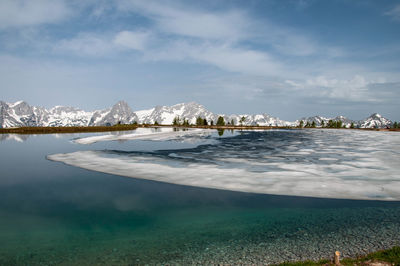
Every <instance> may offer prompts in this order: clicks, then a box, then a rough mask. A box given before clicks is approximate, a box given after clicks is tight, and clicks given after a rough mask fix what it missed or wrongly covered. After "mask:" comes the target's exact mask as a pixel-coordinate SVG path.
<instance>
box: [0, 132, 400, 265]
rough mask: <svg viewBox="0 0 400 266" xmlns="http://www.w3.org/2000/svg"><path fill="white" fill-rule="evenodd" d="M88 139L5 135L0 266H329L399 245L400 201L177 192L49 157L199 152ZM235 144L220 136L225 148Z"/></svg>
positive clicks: (190, 147)
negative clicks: (307, 262)
mask: <svg viewBox="0 0 400 266" xmlns="http://www.w3.org/2000/svg"><path fill="white" fill-rule="evenodd" d="M227 133H228V134H227ZM88 135H89V134H77V135H40V136H31V137H29V138H27V139H25V140H24V141H22V142H18V141H16V140H15V138H14V136H5V135H4V136H2V137H3V141H1V142H0V169H1V177H0V217H1V219H0V265H27V264H29V265H71V264H75V265H93V264H105V265H132V264H133V265H134V264H166V263H169V264H177V263H179V264H188V263H201V264H215V263H231V264H232V263H244V264H251V263H253V264H254V263H274V262H282V261H287V260H298V259H306V258H307V259H308V258H312V259H318V258H323V257H330V256H331V255H332V254H333V252H334V251H335V250H340V251H341V252H342V253H343V254H344V255H345V256H355V255H358V254H365V253H366V252H370V251H374V250H378V249H382V248H388V247H391V246H393V245H400V202H398V201H371V200H368V201H363V200H345V199H342V200H338V199H323V198H312V197H296V196H277V195H266V194H264V195H263V194H253V193H243V192H233V191H225V190H217V189H209V188H200V187H191V186H183V185H174V184H168V183H163V182H157V181H150V180H143V179H136V178H129V177H122V176H116V175H110V174H105V173H100V172H95V171H89V170H85V169H81V168H77V167H73V166H69V165H65V164H62V163H59V162H53V161H49V160H47V159H46V156H48V155H50V154H58V153H70V152H75V151H86V150H96V151H102V152H104V151H108V152H109V151H114V152H115V151H118V152H122V151H129V152H134V151H137V152H139V151H140V152H141V153H146V154H148V153H157V154H158V152H155V151H158V150H176V151H175V152H177V153H178V154H179V152H183V151H190V153H191V154H193V151H195V149H198V148H197V145H198V144H196V143H185V142H172V141H159V142H152V141H140V140H131V141H124V142H105V143H96V144H93V145H89V146H88V145H78V144H74V143H72V142H71V140H72V139H74V138H78V137H84V136H88ZM235 136H237V135H236V134H231V133H229V132H226V133H225V134H224V137H225V138H226V140H227V141H228V142H229V141H232V140H231V139H230V138H235ZM259 137H260V136H259V135H257V138H259ZM280 137H281V138H285V136H284V135H280ZM233 140H234V139H233ZM222 143H225V144H226V143H227V142H222ZM207 145H209V147H210V148H212V149H214V148H215V145H220V144H218V143H213V142H210V143H208V144H207ZM199 149H204V147H203V148H202V147H200V148H199ZM202 151H203V150H202ZM161 153H162V152H160V154H161ZM203 154H204V153H203ZM158 155H159V154H158ZM159 156H160V155H159Z"/></svg>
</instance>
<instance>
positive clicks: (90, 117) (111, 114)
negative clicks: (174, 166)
mask: <svg viewBox="0 0 400 266" xmlns="http://www.w3.org/2000/svg"><path fill="white" fill-rule="evenodd" d="M219 116H222V117H223V118H224V119H225V121H226V122H231V121H233V122H234V124H235V125H239V124H243V125H260V126H297V125H298V124H299V122H300V121H301V120H302V121H303V122H304V124H306V123H307V122H309V123H310V124H311V123H312V122H315V124H316V126H321V125H322V123H324V124H325V125H326V124H327V123H328V121H329V120H335V121H339V120H340V121H342V123H343V125H345V126H346V127H350V125H351V123H353V124H354V126H355V127H359V128H385V127H388V126H391V125H392V121H390V120H389V119H386V118H384V117H382V116H381V115H379V114H372V115H371V116H369V117H367V118H365V119H363V120H360V121H354V120H350V119H348V118H346V117H344V116H337V117H335V118H326V117H322V116H313V117H304V118H301V119H299V120H296V121H294V122H290V121H284V120H281V119H279V118H277V117H273V116H270V115H268V114H256V115H249V114H241V115H235V114H232V115H224V114H215V113H212V112H211V111H209V110H207V109H206V108H205V107H204V106H203V105H201V104H198V103H195V102H189V103H179V104H176V105H172V106H156V107H154V108H151V109H148V110H139V111H133V110H132V109H131V107H130V106H129V105H128V104H127V103H126V102H124V101H119V102H117V103H116V104H115V105H114V106H112V107H111V108H107V109H103V110H96V111H91V112H88V111H84V110H81V109H79V108H75V107H65V106H55V107H53V108H51V109H46V108H43V107H36V106H31V105H29V104H28V103H26V102H24V101H18V102H15V103H7V102H4V101H0V128H10V127H23V126H33V127H34V126H44V127H48V126H50V127H56V126H101V125H115V124H118V123H121V124H132V123H134V122H137V123H139V124H154V123H155V122H157V123H158V124H161V125H170V124H172V123H173V120H174V118H176V117H179V118H180V119H181V120H183V119H185V120H188V121H189V123H190V124H195V123H196V119H197V118H198V117H201V118H203V119H204V118H205V119H206V120H207V121H208V122H211V121H213V122H214V124H216V121H217V119H218V117H219Z"/></svg>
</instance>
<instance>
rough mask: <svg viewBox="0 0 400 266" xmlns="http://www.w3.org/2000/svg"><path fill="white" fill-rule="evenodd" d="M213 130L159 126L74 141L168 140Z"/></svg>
mask: <svg viewBox="0 0 400 266" xmlns="http://www.w3.org/2000/svg"><path fill="white" fill-rule="evenodd" d="M212 132H213V131H212V130H209V129H190V130H186V131H173V129H172V128H161V129H160V132H150V133H149V132H148V130H147V131H140V130H137V131H136V132H135V133H131V134H122V135H114V134H108V135H101V136H92V137H86V138H79V139H75V140H74V142H75V143H78V144H93V143H96V142H101V141H116V140H134V139H138V140H157V141H160V140H169V139H175V138H179V137H183V136H204V135H209V134H211V133H212Z"/></svg>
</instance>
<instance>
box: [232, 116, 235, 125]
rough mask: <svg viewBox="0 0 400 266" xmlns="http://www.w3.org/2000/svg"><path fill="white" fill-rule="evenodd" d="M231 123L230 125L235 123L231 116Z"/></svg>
mask: <svg viewBox="0 0 400 266" xmlns="http://www.w3.org/2000/svg"><path fill="white" fill-rule="evenodd" d="M231 125H232V126H234V125H235V120H233V118H232V120H231Z"/></svg>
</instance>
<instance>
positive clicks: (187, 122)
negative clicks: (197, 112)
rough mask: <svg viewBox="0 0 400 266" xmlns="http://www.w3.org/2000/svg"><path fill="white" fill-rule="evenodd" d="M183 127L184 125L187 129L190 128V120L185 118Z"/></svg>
mask: <svg viewBox="0 0 400 266" xmlns="http://www.w3.org/2000/svg"><path fill="white" fill-rule="evenodd" d="M183 125H184V126H185V127H188V126H190V124H189V120H188V119H185V118H183Z"/></svg>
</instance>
